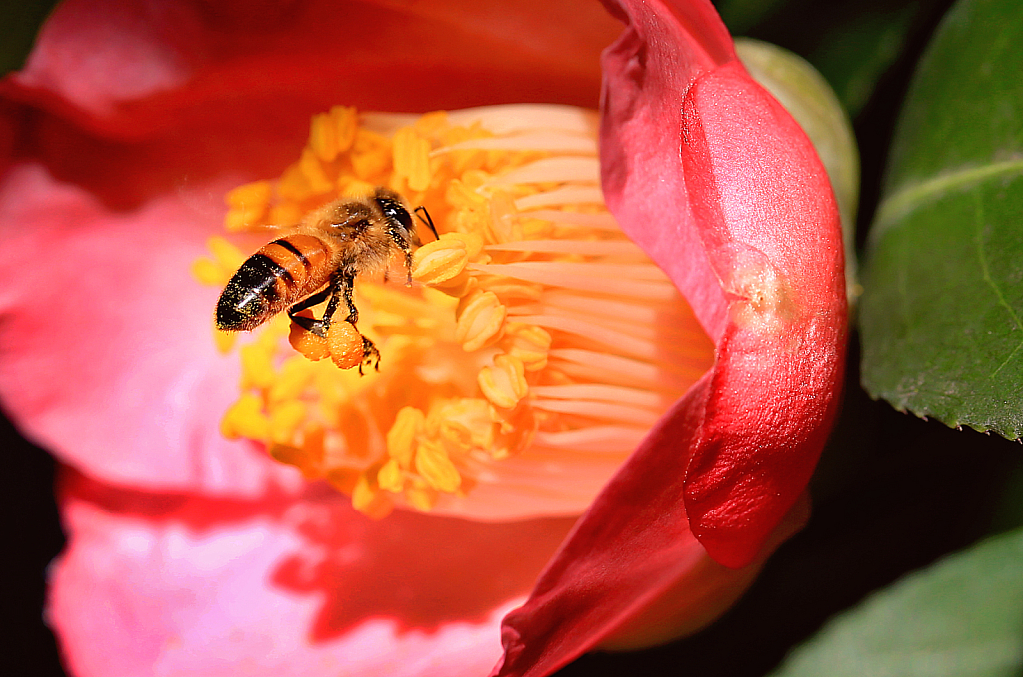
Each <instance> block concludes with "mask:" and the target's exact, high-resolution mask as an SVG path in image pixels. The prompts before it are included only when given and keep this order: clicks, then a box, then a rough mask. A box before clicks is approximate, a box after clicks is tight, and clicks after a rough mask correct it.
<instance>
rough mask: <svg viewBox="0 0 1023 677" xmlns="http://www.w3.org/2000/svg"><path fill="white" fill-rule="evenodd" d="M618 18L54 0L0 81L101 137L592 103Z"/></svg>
mask: <svg viewBox="0 0 1023 677" xmlns="http://www.w3.org/2000/svg"><path fill="white" fill-rule="evenodd" d="M568 25H570V26H571V27H572V30H565V27H566V26H568ZM617 31H618V28H617V26H616V25H615V22H614V21H613V20H612V19H611V18H610V17H608V16H607V15H606V13H605V12H603V11H601V10H600V8H599V7H598V6H597V5H596V4H595V3H592V4H589V3H588V4H582V5H581V4H580V3H578V2H576V1H575V0H530V1H529V2H518V3H497V4H487V3H479V2H474V1H473V0H448V1H446V2H437V1H434V2H430V3H417V2H410V1H404V2H402V1H399V2H382V1H372V0H370V1H364V2H348V3H344V4H342V5H339V4H338V3H336V2H333V1H332V0H314V1H309V2H294V1H292V0H278V1H273V0H271V1H268V2H260V3H259V4H258V5H257V6H253V5H252V4H251V3H245V2H237V3H225V2H217V3H208V2H203V1H201V0H170V1H167V2H159V3H149V4H147V3H124V2H119V1H118V0H69V1H68V2H64V3H61V4H60V6H59V7H57V9H56V10H55V11H54V13H53V16H52V17H51V18H50V19H49V20H48V21H47V23H46V25H45V26H44V28H43V30H42V32H41V34H40V37H39V41H38V42H37V45H36V47H35V49H34V50H33V53H32V55H31V57H30V59H29V61H28V63H27V65H26V68H25V70H24V71H23V72H22V73H20V74H19V75H18V76H17V77H16V78H15V79H14V80H13V81H11V80H9V81H8V82H7V83H6V85H7V87H6V90H0V91H6V93H7V94H8V96H12V97H16V98H18V99H20V100H22V101H32V102H42V103H44V105H45V106H47V107H50V108H55V109H58V110H60V111H61V112H62V113H63V114H64V115H66V116H67V117H70V118H72V119H74V120H76V121H77V122H78V123H79V124H81V125H82V126H85V127H87V128H89V129H92V130H94V131H96V132H99V133H101V134H103V135H106V136H111V137H116V138H139V137H142V136H146V135H150V134H152V133H154V132H155V131H158V130H161V129H166V128H168V127H180V126H182V125H185V126H191V125H192V124H194V122H195V118H196V116H199V117H202V118H203V119H205V120H208V121H213V120H216V121H219V123H220V124H223V125H230V124H232V123H235V122H237V121H238V120H246V119H247V120H259V121H261V122H262V123H263V126H264V128H267V129H274V128H279V127H281V126H282V125H284V126H285V127H286V128H289V129H292V130H294V131H297V132H304V131H305V130H306V129H307V125H308V121H309V116H310V115H312V114H313V113H317V112H320V111H323V110H326V109H328V108H329V107H330V106H332V105H336V104H341V103H343V104H346V105H354V106H358V107H359V108H362V109H367V110H382V111H388V110H393V111H407V112H413V111H427V110H433V109H448V110H450V109H455V108H464V107H467V106H473V105H480V104H495V103H521V102H524V101H544V102H552V103H570V104H576V105H584V106H589V107H593V106H594V105H595V104H596V95H597V92H598V90H599V82H600V71H599V63H598V55H599V52H600V50H601V49H602V48H603V47H604V46H605V45H606V44H608V43H609V42H610V41H611V40H612V39H613V38H614V36H615V35H616V34H617ZM538 73H543V77H537V74H538ZM197 104H201V105H200V106H197ZM282 111H293V112H294V113H295V115H288V116H282V115H281V113H282ZM293 125H298V126H297V127H294V126H293Z"/></svg>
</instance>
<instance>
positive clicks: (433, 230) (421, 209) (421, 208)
mask: <svg viewBox="0 0 1023 677" xmlns="http://www.w3.org/2000/svg"><path fill="white" fill-rule="evenodd" d="M412 211H414V212H415V214H416V216H418V217H419V220H420V221H422V222H423V223H425V224H426V226H427V227H428V228H429V229H430V232H431V233H433V239H435V240H439V239H440V235H438V234H437V226H435V225H433V219H432V218H430V212H428V211H426V207H424V206H422V205H419V206H418V207H416V208H415V209H414V210H412ZM419 212H422V214H420V213H419ZM423 214H425V215H426V218H425V219H424V218H423Z"/></svg>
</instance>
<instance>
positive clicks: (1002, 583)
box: [772, 530, 1023, 677]
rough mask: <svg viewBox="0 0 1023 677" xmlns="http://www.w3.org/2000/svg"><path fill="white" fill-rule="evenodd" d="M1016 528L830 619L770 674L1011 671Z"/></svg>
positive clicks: (1018, 667)
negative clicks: (818, 631) (815, 634)
mask: <svg viewBox="0 0 1023 677" xmlns="http://www.w3.org/2000/svg"><path fill="white" fill-rule="evenodd" d="M1021 671H1023V530H1018V531H1014V532H1011V533H1008V534H1003V535H1002V536H998V537H996V538H992V539H990V540H988V541H985V542H983V543H981V544H980V545H976V546H974V547H972V548H970V549H968V550H965V551H963V552H960V553H957V554H955V555H952V556H950V557H947V558H945V559H944V560H942V561H939V562H938V563H937V564H934V565H931V566H930V567H928V568H926V569H923V570H921V571H918V572H915V573H913V574H910V575H908V576H906V577H905V578H903V579H902V580H900V581H898V582H896V583H895V584H893V585H892V586H890V587H888V588H886V589H884V590H882V591H880V592H878V593H875V594H874V595H873V596H871V597H869V598H868V599H867V600H866V601H865V602H863V603H861V604H860V605H859V606H857V607H856V608H854V609H852V610H851V611H847V612H846V613H844V614H842V615H841V616H838V617H836V618H834V619H832V620H831V621H830V622H829V623H828V624H827V625H826V626H825V627H824V629H823V630H821V632H820V633H818V634H817V636H815V637H814V638H812V639H811V640H810V641H808V642H807V643H805V644H803V645H802V646H800V647H798V648H796V649H795V650H794V651H793V652H792V653H790V654H789V656H788V657H787V658H786V660H785V662H784V663H783V664H782V666H781V667H780V668H779V669H778V670H776V671H775V672H774V673H772V675H773V677H800V676H803V675H806V676H808V677H810V676H812V677H819V676H820V675H827V676H828V677H846V676H848V677H864V676H866V675H870V677H889V676H890V677H1002V676H1004V677H1010V676H1011V677H1019V675H1020V674H1023V672H1021Z"/></svg>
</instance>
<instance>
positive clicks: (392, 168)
mask: <svg viewBox="0 0 1023 677" xmlns="http://www.w3.org/2000/svg"><path fill="white" fill-rule="evenodd" d="M596 132H597V121H596V115H595V113H593V112H590V111H584V110H580V109H575V108H567V107H562V106H542V105H523V106H495V107H490V108H481V109H471V110H465V111H447V112H445V111H440V112H435V113H428V114H426V115H422V116H413V115H398V114H378V113H358V112H357V111H355V109H353V108H349V107H345V106H335V107H334V108H332V109H331V110H330V111H328V112H326V113H321V114H318V115H315V116H313V118H312V120H311V122H310V132H309V141H308V143H307V145H306V146H305V148H304V149H303V150H302V151H301V152H300V153H299V154H298V157H297V159H296V161H295V162H294V164H292V165H291V166H289V167H286V168H284V170H283V172H282V173H281V176H280V178H279V179H276V180H272V181H256V182H253V183H250V184H246V185H244V186H240V187H238V188H236V189H235V190H233V191H231V192H230V193H229V194H228V195H227V196H226V201H227V206H228V211H227V215H226V217H225V228H226V229H227V231H228V232H231V233H234V232H237V231H244V232H249V233H256V234H262V236H263V238H264V239H263V241H264V242H265V241H266V240H269V239H271V238H273V237H280V236H281V234H284V235H286V234H287V233H288V231H287V228H288V227H289V226H291V225H293V224H297V223H298V222H299V221H300V220H301V219H302V217H303V216H304V215H305V214H307V213H308V212H310V211H312V210H314V209H316V208H318V207H320V206H322V205H323V204H325V203H327V202H329V201H331V200H335V199H337V198H339V197H340V198H361V197H363V196H365V195H368V194H370V193H371V192H372V191H373V190H374V189H375V188H376V187H377V186H386V187H388V188H390V189H392V190H394V191H396V192H398V193H399V194H401V195H402V196H403V197H404V198H405V200H406V201H407V204H408V207H409V208H410V209H412V208H415V207H420V206H423V207H425V208H426V209H427V210H428V211H429V214H430V216H431V217H432V219H433V222H434V223H435V224H436V227H437V230H438V231H439V233H440V237H439V238H434V236H433V234H432V233H431V232H430V231H429V230H428V229H427V228H426V227H425V226H423V225H420V224H417V229H418V236H419V238H420V240H421V241H422V242H423V244H422V246H420V247H418V248H417V249H415V251H414V252H413V260H412V270H411V274H412V279H413V284H412V286H411V287H407V286H406V285H405V280H406V277H407V274H408V273H407V272H406V271H405V269H404V257H402V256H401V255H396V256H394V257H393V260H392V262H391V265H390V268H389V270H388V271H387V272H386V274H382V275H380V276H379V277H373V276H372V275H370V274H368V273H366V274H361V273H360V275H359V276H358V278H357V280H356V285H355V295H354V303H355V305H356V307H357V308H358V310H359V323H358V331H356V330H355V329H354V328H352V326H351V325H350V324H348V323H347V322H343V321H341V322H338V321H335V322H332V323H331V325H330V329H329V331H328V333H327V337H326V338H321V337H319V336H316V335H315V334H313V333H311V332H309V331H307V330H305V329H302V328H301V327H299V326H298V325H296V324H293V323H291V322H290V320H289V319H288V317H287V315H286V314H285V313H281V314H280V315H278V316H277V317H275V318H274V319H272V320H270V321H269V322H267V323H266V324H265V325H264V326H263V327H260V328H259V329H257V330H255V331H254V332H252V333H251V334H244V333H243V334H242V335H241V336H239V338H238V342H239V343H240V344H241V345H240V346H238V347H233V341H234V338H235V336H237V335H236V334H228V333H223V332H218V333H217V341H218V345H220V346H221V348H222V349H223V350H225V351H228V350H237V354H238V356H239V359H240V362H241V367H242V368H241V380H240V384H239V387H240V394H239V398H238V400H237V402H236V403H235V404H234V405H232V406H231V407H230V409H229V410H228V411H227V412H226V413H225V415H224V418H223V421H222V424H221V427H222V432H223V434H224V435H225V436H227V437H232V438H236V437H241V438H248V439H252V440H257V441H260V442H262V443H264V444H266V446H267V449H268V451H269V453H270V455H271V456H272V457H273V458H274V459H276V460H278V461H280V462H282V463H286V464H290V465H293V466H296V467H297V468H299V469H300V470H301V472H302V473H303V476H304V477H306V478H307V479H310V480H316V479H320V480H324V481H326V482H327V483H329V484H330V486H332V487H334V488H336V489H337V490H338V491H342V492H345V493H347V494H349V495H350V496H351V499H352V504H353V506H354V507H355V508H356V509H358V510H361V511H362V512H364V513H366V514H367V515H369V516H371V517H374V518H381V517H384V516H385V515H387V514H388V513H389V512H390V511H391V510H392V509H393V508H395V507H403V508H407V509H414V510H424V511H425V510H432V511H435V512H440V513H444V514H451V515H458V516H462V517H467V518H475V519H485V520H509V519H521V518H525V517H534V516H542V515H575V514H578V513H579V512H581V511H582V510H583V509H585V507H586V506H587V505H588V504H589V502H590V501H591V500H592V498H593V496H594V495H595V494H596V492H597V491H598V490H599V489H600V488H601V487H602V486H603V484H604V483H605V482H606V481H607V479H609V478H610V476H611V475H612V474H613V473H614V471H615V470H616V469H617V467H618V466H619V465H620V464H621V462H622V461H623V460H624V459H625V458H626V457H627V456H628V455H629V454H630V453H631V452H632V451H633V449H634V448H635V446H636V444H638V442H639V441H640V440H641V439H642V438H643V436H644V434H645V433H646V431H647V430H648V429H649V427H650V426H651V425H652V424H653V422H655V421H656V420H657V419H658V417H660V416H661V415H663V413H664V412H665V411H666V410H667V409H668V407H670V406H671V404H672V402H674V401H675V400H676V399H677V398H678V397H680V396H681V395H682V394H683V393H684V392H685V390H686V389H687V388H688V387H689V386H690V385H691V384H692V383H694V382H695V381H696V380H697V379H698V378H699V377H700V376H701V375H702V374H703V373H704V372H705V371H706V370H707V369H708V368H709V366H710V365H711V363H712V360H713V345H712V344H711V342H710V341H709V340H708V339H707V337H706V336H705V335H704V333H703V332H702V330H701V329H700V327H699V325H698V323H697V322H696V320H695V318H694V317H693V314H692V312H691V310H690V309H689V306H688V305H687V304H686V302H685V301H684V300H683V299H682V298H681V297H680V296H679V295H678V292H677V291H676V290H675V287H674V286H673V285H672V284H671V282H670V281H669V280H668V279H667V278H666V277H665V275H664V274H663V273H662V272H661V271H660V270H659V269H658V268H657V267H656V266H655V265H654V264H652V263H651V262H650V260H649V259H648V258H647V257H646V255H645V254H644V253H643V252H642V251H641V250H639V249H638V248H637V247H636V246H635V245H633V244H632V243H631V242H630V241H629V240H628V239H627V238H626V237H625V236H624V235H623V234H622V233H621V231H620V230H619V229H618V227H617V224H616V223H615V221H614V219H613V218H612V217H611V215H610V214H609V213H608V212H607V209H606V208H605V207H604V205H603V202H602V198H601V193H600V185H599V181H600V179H599V162H598V160H597V156H596V147H597V144H596ZM279 233H281V234H279ZM254 241H255V240H250V241H249V243H248V244H247V245H246V251H247V252H248V253H249V254H251V253H252V252H253V251H254V249H255V246H258V244H256V245H253V244H252V242H254ZM209 248H210V252H211V256H210V257H209V258H204V259H201V260H199V261H197V262H196V263H195V264H194V266H193V274H194V276H195V277H196V278H197V279H199V280H200V281H202V282H203V283H205V284H212V285H218V286H222V285H224V284H225V283H226V282H227V280H228V279H229V278H230V276H231V275H232V273H233V272H234V271H235V270H236V269H237V268H238V266H239V265H241V263H242V262H243V261H244V259H245V256H246V253H245V252H243V251H242V250H241V249H239V247H238V246H236V245H235V244H233V243H232V242H229V241H228V240H226V239H224V238H219V237H217V238H211V240H210V242H209ZM323 308H324V304H321V305H319V306H317V307H314V308H311V309H309V310H306V311H303V312H302V314H303V315H306V316H307V317H310V318H318V317H320V316H321V315H322V313H323ZM342 312H343V311H342ZM360 332H361V333H362V334H364V335H365V336H366V337H367V338H369V339H370V340H372V341H373V343H374V344H375V345H376V346H377V348H378V349H379V351H380V356H379V357H380V363H379V366H380V368H379V371H377V370H375V369H374V368H373V367H372V365H370V366H368V367H367V365H366V363H365V361H364V357H365V356H364V355H363V344H362V338H361V336H360ZM289 343H290V346H289ZM328 357H329V358H330V359H325V358H328ZM371 362H372V360H371ZM360 364H361V365H362V371H363V372H364V375H361V376H360V374H359V370H358V369H356V368H355V367H357V366H359V365H360Z"/></svg>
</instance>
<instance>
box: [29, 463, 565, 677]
mask: <svg viewBox="0 0 1023 677" xmlns="http://www.w3.org/2000/svg"><path fill="white" fill-rule="evenodd" d="M66 490H67V491H66V493H67V494H68V495H67V497H66V499H65V501H64V506H63V507H64V516H65V523H66V525H67V529H68V531H69V537H70V541H69V546H68V549H67V550H66V551H65V553H64V554H63V555H62V556H61V558H60V559H59V560H58V562H57V563H56V564H55V566H54V568H53V570H52V573H51V591H50V604H49V609H50V611H49V620H50V622H51V624H52V625H53V626H54V627H55V629H56V630H57V632H58V633H59V636H60V638H61V644H62V649H63V653H64V655H65V658H66V660H67V662H68V667H69V668H70V669H71V671H72V672H73V673H74V674H75V675H77V677H93V676H96V677H119V676H123V677H144V676H145V675H165V674H175V675H202V676H203V677H218V676H220V675H223V676H225V677H228V676H230V677H234V676H235V675H238V674H246V675H256V676H259V675H267V676H272V677H288V676H296V677H297V676H299V675H301V676H305V675H310V674H338V673H344V674H359V675H377V674H380V675H388V676H389V677H390V676H395V677H400V676H402V675H407V676H409V677H412V676H415V677H428V676H430V675H445V676H457V675H466V676H469V675H479V674H483V673H484V672H485V670H486V669H487V668H489V666H490V665H492V664H493V661H494V660H495V658H496V657H497V655H498V654H499V653H500V646H499V643H498V624H499V620H500V616H501V614H502V613H504V612H505V611H506V610H507V609H508V608H509V607H510V606H511V605H513V604H514V603H516V602H517V601H518V600H520V599H521V596H522V595H524V594H525V592H526V591H527V590H528V588H529V586H530V584H531V582H532V579H533V576H534V574H535V571H536V570H537V568H538V567H539V566H540V564H541V563H542V562H543V561H544V560H545V559H546V558H547V557H548V556H549V555H550V553H551V551H552V550H553V548H554V547H555V546H556V545H557V543H558V542H559V541H560V540H561V539H562V538H563V536H564V534H565V531H566V529H567V528H568V526H569V525H570V522H569V521H567V520H536V521H532V522H523V523H518V524H512V525H481V524H473V523H470V522H465V521H462V520H455V519H444V518H436V517H429V516H422V515H414V514H410V513H399V514H395V515H393V516H392V517H391V518H390V519H388V520H387V521H384V522H375V521H372V520H369V519H368V518H366V517H364V516H363V515H360V514H358V513H356V512H354V511H353V510H352V509H351V508H350V507H349V506H348V505H347V503H346V501H345V500H342V499H341V498H340V497H338V496H337V495H336V494H333V493H326V494H325V495H321V496H313V495H310V496H307V497H306V499H305V500H302V501H293V500H288V499H285V498H282V497H276V498H273V497H270V498H263V499H259V500H252V501H238V500H221V501H214V500H211V499H205V498H196V497H189V496H183V495H179V496H175V495H169V494H165V495H155V494H141V493H137V492H129V491H117V490H113V489H110V488H109V487H104V486H103V485H99V484H96V483H93V482H91V481H89V480H86V479H84V478H82V477H81V476H77V475H72V476H70V477H69V478H67V479H66ZM439 542H442V543H445V547H444V548H438V547H437V544H438V543H439Z"/></svg>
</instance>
